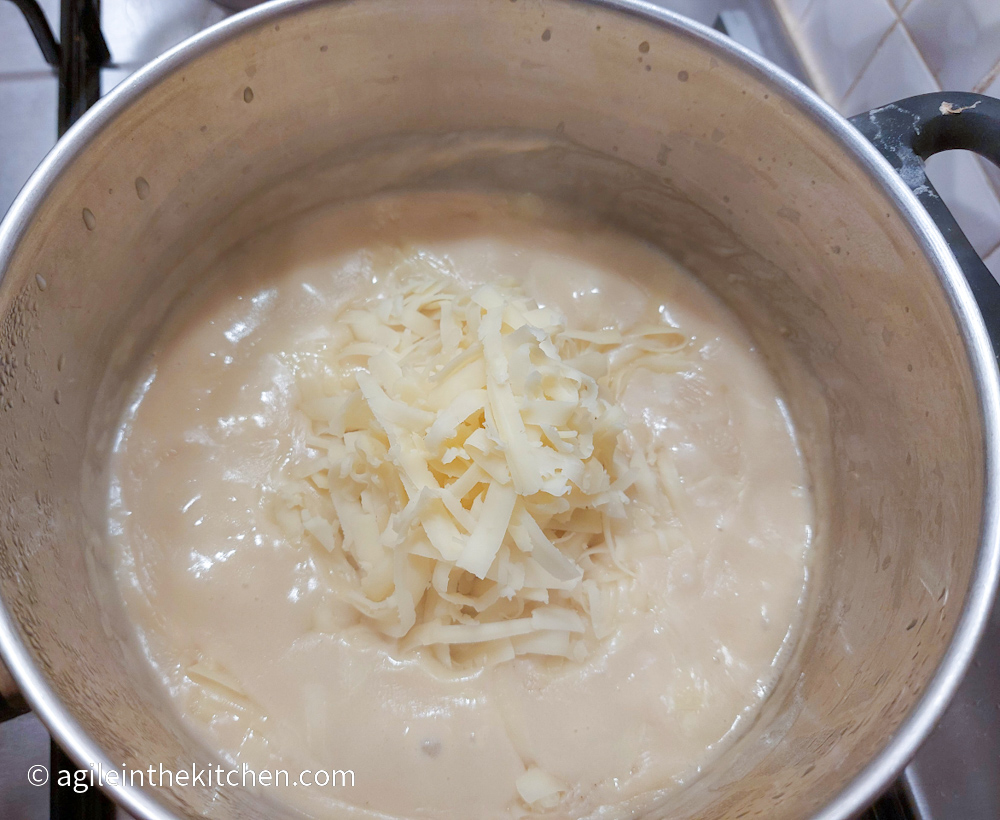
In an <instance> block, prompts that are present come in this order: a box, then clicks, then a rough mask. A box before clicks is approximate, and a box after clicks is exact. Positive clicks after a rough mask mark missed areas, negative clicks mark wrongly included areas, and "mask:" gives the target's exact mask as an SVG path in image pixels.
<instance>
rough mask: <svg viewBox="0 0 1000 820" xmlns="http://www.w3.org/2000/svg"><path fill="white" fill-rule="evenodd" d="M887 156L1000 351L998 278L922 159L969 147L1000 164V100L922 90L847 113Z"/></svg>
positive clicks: (852, 121)
mask: <svg viewBox="0 0 1000 820" xmlns="http://www.w3.org/2000/svg"><path fill="white" fill-rule="evenodd" d="M851 124H852V125H853V126H854V127H855V128H857V129H858V130H859V131H860V132H861V133H862V134H864V136H865V137H867V138H868V140H869V142H871V143H872V145H874V146H875V147H876V148H877V149H878V150H879V151H880V152H881V154H882V156H884V157H885V158H886V159H887V160H889V164H890V165H892V167H893V168H895V169H896V171H897V172H898V173H899V175H900V176H901V177H902V178H903V181H904V182H905V183H906V184H907V185H908V186H909V187H910V189H911V190H912V191H913V193H915V194H916V195H917V198H918V199H919V200H920V204H921V205H923V206H924V208H925V209H926V210H927V213H928V214H930V216H931V218H932V219H933V220H934V221H935V222H936V223H937V226H938V228H939V229H940V231H941V233H942V234H943V235H944V238H945V240H946V241H947V242H948V244H949V245H950V246H951V252H952V253H953V254H954V255H955V258H956V259H957V260H958V263H959V265H961V267H962V271H963V273H964V274H965V278H966V280H968V282H969V287H970V288H972V293H973V295H974V296H975V297H976V302H977V303H978V304H979V310H980V312H981V313H982V314H983V317H984V318H985V319H986V323H987V326H988V327H989V328H990V336H991V338H992V339H993V350H994V352H995V353H996V354H997V355H998V356H1000V284H997V281H996V279H994V278H993V274H991V273H990V271H989V269H988V268H987V267H986V265H985V264H984V263H983V260H982V259H980V257H979V254H978V253H976V251H975V249H974V248H973V247H972V243H971V242H969V240H968V238H967V237H966V235H965V234H964V233H962V229H961V228H959V227H958V223H957V222H956V221H955V217H954V216H952V214H951V211H949V210H948V207H947V206H946V205H945V204H944V202H943V201H942V200H941V197H940V196H938V193H937V191H935V190H934V186H933V185H931V182H930V180H929V179H927V174H926V173H924V160H926V159H927V158H928V157H932V156H934V154H939V153H940V152H942V151H953V150H956V149H960V150H965V151H973V152H975V153H976V154H979V155H980V156H981V157H985V158H986V159H988V160H990V162H992V163H994V164H995V165H997V166H1000V100H995V99H993V98H992V97H984V96H983V95H982V94H968V93H965V92H960V91H954V92H952V91H944V92H940V93H935V94H921V95H919V96H917V97H908V98H907V99H905V100H900V101H899V102H894V103H890V104H889V105H885V106H883V107H882V108H873V109H872V110H871V111H867V112H866V113H864V114H858V115H857V116H856V117H851Z"/></svg>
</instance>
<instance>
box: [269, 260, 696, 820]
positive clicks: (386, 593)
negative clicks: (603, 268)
mask: <svg viewBox="0 0 1000 820" xmlns="http://www.w3.org/2000/svg"><path fill="white" fill-rule="evenodd" d="M390 279H391V281H392V285H393V286H392V288H391V289H389V290H388V292H389V293H391V295H390V296H386V297H382V298H372V299H368V300H364V299H362V300H358V301H356V302H354V303H352V304H350V305H349V306H347V308H346V309H345V310H344V311H343V312H342V313H341V314H340V315H339V316H337V317H335V322H336V326H337V330H336V333H334V332H331V338H336V339H337V343H336V344H330V345H329V346H328V347H327V348H326V350H325V352H324V353H323V354H322V355H320V356H317V357H315V358H312V359H309V360H308V362H307V363H306V364H304V365H303V367H302V369H301V371H300V374H299V381H298V388H299V393H300V405H299V406H300V409H301V410H302V412H303V413H304V414H305V416H306V417H307V418H308V421H309V424H310V426H311V431H310V433H311V434H310V436H309V438H308V441H307V445H308V453H309V455H308V458H304V459H297V460H296V459H292V460H289V463H288V464H287V465H286V467H285V470H284V472H285V474H284V479H285V480H284V482H283V484H282V489H281V490H280V492H279V499H278V504H277V507H276V510H275V517H276V520H277V521H278V523H279V524H280V525H281V526H282V527H283V528H284V530H285V532H286V533H287V534H288V537H289V538H290V539H292V540H293V541H295V542H297V543H303V544H306V545H312V546H313V547H314V548H315V549H317V550H320V551H321V553H322V554H325V555H326V556H327V557H328V559H329V560H331V561H333V562H334V564H335V565H336V566H338V567H339V568H340V569H341V570H342V575H343V577H344V578H346V579H347V584H346V586H345V589H344V598H345V599H346V600H347V601H349V602H350V603H351V605H352V606H353V607H354V608H355V609H356V610H357V611H358V612H359V613H360V616H361V617H362V618H363V619H364V620H365V621H366V622H368V623H369V624H370V625H372V626H373V627H374V628H376V629H377V630H378V631H380V632H381V633H383V634H384V635H386V636H387V637H389V638H392V639H397V640H399V641H400V646H401V648H403V649H417V648H419V647H426V648H428V649H429V650H430V651H431V652H432V654H433V656H434V657H436V658H438V659H439V660H441V661H442V662H443V663H445V664H447V665H453V664H459V665H463V664H466V663H471V662H478V663H483V662H499V661H502V660H507V659H510V658H513V657H516V656H517V655H525V654H534V655H539V656H553V657H563V658H569V659H575V660H581V659H583V658H584V657H586V654H587V647H588V645H591V644H593V643H594V642H596V641H599V640H601V639H603V638H605V637H607V636H608V635H610V634H612V633H613V631H614V610H615V606H616V602H618V601H620V600H621V595H620V594H619V592H618V591H616V588H617V587H619V586H620V585H622V584H624V583H626V582H627V580H628V573H627V568H626V567H625V565H624V563H623V557H622V556H621V555H617V554H616V546H615V538H614V533H615V532H617V531H628V530H629V529H630V528H634V527H636V526H637V525H638V524H637V522H638V521H640V520H643V521H649V520H651V519H650V517H649V516H645V517H642V518H641V519H637V518H635V517H632V516H630V510H632V509H634V508H635V506H636V504H641V503H643V502H644V501H652V500H653V499H654V496H655V495H656V494H655V493H654V490H653V487H652V485H653V483H654V482H655V480H656V479H655V476H654V475H653V474H652V473H651V472H650V470H649V468H648V466H646V465H645V464H643V463H641V462H642V458H641V454H636V453H634V452H628V437H627V435H625V415H624V413H623V412H622V411H621V409H620V408H619V407H618V406H617V405H616V397H617V396H618V395H619V394H620V390H621V388H622V386H623V385H624V384H625V383H627V380H628V377H629V375H630V374H631V373H632V372H634V370H635V369H636V368H637V367H640V366H646V365H648V366H649V367H650V369H653V370H656V369H666V368H669V367H671V359H672V357H675V356H676V354H677V352H678V351H679V350H681V349H682V348H683V345H684V342H685V341H686V340H685V339H684V337H683V336H682V334H680V333H679V331H677V329H676V328H673V327H667V326H664V327H662V328H661V327H651V326H642V327H639V328H637V329H635V331H634V332H632V333H623V332H622V330H620V329H618V328H603V329H597V330H579V329H572V328H567V327H566V321H565V319H564V318H563V317H562V316H561V315H559V314H558V313H557V312H556V311H554V310H551V309H549V308H545V307H540V306H539V305H537V304H536V303H534V302H533V301H531V300H530V299H528V298H527V297H526V296H525V295H524V293H523V292H522V291H521V290H520V288H519V287H517V286H516V285H515V284H514V283H512V282H509V281H503V282H497V283H495V284H491V285H485V286H482V287H479V288H476V289H469V288H467V287H464V286H463V285H462V284H461V282H460V281H459V280H458V279H457V278H456V277H453V276H450V275H448V274H447V273H446V272H445V271H444V270H443V265H442V264H441V262H440V261H439V260H434V261H433V263H431V262H428V261H427V260H426V259H424V258H423V257H421V256H420V255H413V256H410V257H408V258H406V259H404V260H403V261H401V262H400V263H399V265H397V268H396V270H395V271H394V272H392V275H391V277H390ZM344 328H346V329H347V330H348V331H349V333H348V336H349V338H347V339H345V338H344V335H345V334H344ZM613 354H614V356H615V357H616V359H617V360H618V361H620V362H621V364H620V366H616V367H614V368H610V367H609V366H608V361H609V359H610V358H611V357H612V355H613ZM310 363H311V364H310ZM673 366H674V367H675V369H676V368H677V367H679V365H676V364H675V365H673ZM612 372H613V375H609V373H612ZM660 497H661V498H662V496H660ZM338 562H339V563H338ZM588 642H589V643H588ZM522 780H524V783H523V784H521V782H520V781H519V786H518V789H519V791H521V792H522V796H523V797H524V799H525V800H526V801H527V802H529V803H534V802H537V801H541V800H545V799H548V798H551V797H552V796H553V795H557V793H558V787H557V785H555V784H554V783H553V782H552V781H551V778H548V777H547V776H545V775H543V773H541V772H538V771H537V770H533V771H531V772H528V773H527V774H526V775H525V776H524V777H523V778H522ZM522 785H523V788H522ZM529 798H530V799H529Z"/></svg>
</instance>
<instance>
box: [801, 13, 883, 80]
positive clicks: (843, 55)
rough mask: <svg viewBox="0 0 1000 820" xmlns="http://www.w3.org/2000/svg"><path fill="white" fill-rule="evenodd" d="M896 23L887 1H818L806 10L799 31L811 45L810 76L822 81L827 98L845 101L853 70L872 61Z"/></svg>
mask: <svg viewBox="0 0 1000 820" xmlns="http://www.w3.org/2000/svg"><path fill="white" fill-rule="evenodd" d="M895 22H896V12H895V10H894V9H893V8H892V6H890V5H889V0H839V2H837V3H829V2H823V0H817V1H816V2H813V3H812V4H811V5H810V6H809V9H808V11H806V13H805V15H804V16H803V17H802V23H801V25H800V27H799V31H800V32H801V34H802V37H804V38H805V40H806V41H807V42H808V43H809V44H810V49H809V51H808V53H807V55H808V57H807V58H808V60H809V62H810V63H812V64H813V65H812V66H811V67H812V70H813V73H814V74H816V75H817V76H819V77H822V78H823V81H824V85H825V86H826V87H825V88H824V91H825V93H826V94H827V95H828V96H829V97H830V98H832V99H835V100H842V99H843V98H844V95H845V94H846V93H847V91H848V89H849V88H850V87H851V86H852V85H853V84H854V81H855V80H856V79H857V71H856V70H855V69H854V68H853V67H854V66H858V65H864V64H865V63H867V62H868V61H869V60H870V59H871V56H872V55H873V54H874V53H875V49H876V47H877V46H878V45H879V43H880V42H882V39H883V38H884V37H885V35H886V34H887V33H888V31H889V29H890V28H892V25H893V23H895Z"/></svg>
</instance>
